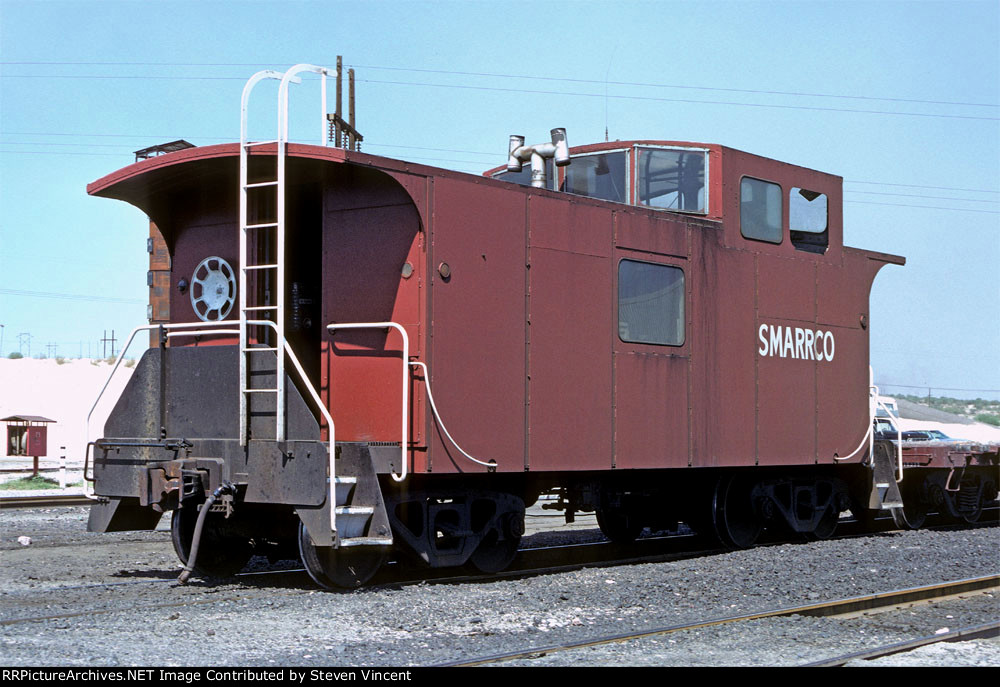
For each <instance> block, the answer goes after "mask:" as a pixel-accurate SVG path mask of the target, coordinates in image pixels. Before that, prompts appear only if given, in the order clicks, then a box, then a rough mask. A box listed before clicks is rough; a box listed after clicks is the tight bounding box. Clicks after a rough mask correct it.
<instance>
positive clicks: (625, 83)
mask: <svg viewBox="0 0 1000 687" xmlns="http://www.w3.org/2000/svg"><path fill="white" fill-rule="evenodd" d="M350 66H351V67H353V68H354V69H378V70H387V71H405V72H421V73H427V74H454V75H460V76H486V77H491V78H503V79H534V80H540V81H565V82H569V83H589V84H597V85H600V86H604V85H611V86H638V87H641V88H677V89H684V90H696V91H720V92H726V93H753V94H756V95H789V96H796V97H809V98H843V99H849V100H882V101H888V102H901V103H922V104H928V105H963V106H969V107H1000V105H997V104H995V103H963V102H956V101H951V100H918V99H911V98H888V97H878V96H868V95H840V94H833V93H807V92H802V91H769V90H762V89H756V88H722V87H718V86H689V85H681V84H666V83H643V82H634V81H601V80H599V79H573V78H565V77H555V76H534V75H529V74H497V73H490V72H461V71H452V70H444V69H416V68H413V67H376V66H372V65H353V64H352V65H350Z"/></svg>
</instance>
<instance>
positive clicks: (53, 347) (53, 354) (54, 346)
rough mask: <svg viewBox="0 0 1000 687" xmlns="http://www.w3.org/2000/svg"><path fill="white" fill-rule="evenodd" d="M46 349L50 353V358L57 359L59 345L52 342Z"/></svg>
mask: <svg viewBox="0 0 1000 687" xmlns="http://www.w3.org/2000/svg"><path fill="white" fill-rule="evenodd" d="M45 348H47V349H48V351H49V357H50V358H55V357H56V353H57V352H58V350H59V345H58V344H55V343H52V342H51V341H50V342H49V343H48V344H46V346H45Z"/></svg>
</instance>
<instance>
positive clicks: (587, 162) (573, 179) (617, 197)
mask: <svg viewBox="0 0 1000 687" xmlns="http://www.w3.org/2000/svg"><path fill="white" fill-rule="evenodd" d="M625 159H626V158H625V151H624V150H619V151H615V152H613V153H600V154H598V155H578V156H576V157H574V158H573V161H572V162H571V163H570V165H569V166H568V167H566V181H565V182H564V184H563V188H562V190H563V191H566V192H567V193H575V194H576V195H578V196H587V197H588V198H597V199H599V200H612V201H614V202H616V203H624V202H626V201H627V199H628V196H627V194H626V191H627V188H626V186H625Z"/></svg>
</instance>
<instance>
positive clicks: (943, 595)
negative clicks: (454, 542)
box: [433, 575, 1000, 668]
mask: <svg viewBox="0 0 1000 687" xmlns="http://www.w3.org/2000/svg"><path fill="white" fill-rule="evenodd" d="M989 590H994V591H995V590H1000V575H989V576H986V577H978V578H972V579H967V580H956V581H953V582H946V583H943V584H936V585H929V586H925V587H913V588H910V589H902V590H897V591H892V592H885V593H879V594H869V595H866V596H860V597H852V598H849V599H841V600H838V601H828V602H824V603H819V604H810V605H807V606H795V607H792V608H781V609H774V610H770V611H763V612H759V613H750V614H746V615H740V616H730V617H725V618H715V619H711V620H705V621H699V622H695V623H688V624H683V625H671V626H664V627H657V628H652V629H647V630H642V631H639V632H629V633H624V634H615V635H607V636H603V637H592V638H588V639H583V640H580V641H577V642H564V643H561V644H552V645H548V646H538V647H532V648H530V649H524V650H519V651H513V652H507V653H502V654H493V655H488V656H481V657H479V658H475V659H465V660H461V661H453V662H448V663H439V664H437V665H435V666H433V667H435V668H445V667H472V666H482V665H489V664H495V663H504V662H506V661H513V660H517V659H530V658H538V657H541V656H547V655H550V654H553V653H557V652H561V651H572V650H576V649H584V648H588V647H594V646H600V645H606V644H616V643H621V642H628V641H631V640H636V639H643V638H647V637H654V636H658V635H668V634H673V633H676V632H683V631H686V630H699V629H702V628H707V627H714V626H719V625H730V624H736V623H743V622H748V621H752V620H760V619H762V618H778V617H787V616H792V615H805V616H816V617H850V616H851V615H856V614H859V613H862V612H868V613H871V612H873V611H884V610H889V609H892V608H899V607H903V606H909V605H913V604H916V603H921V602H926V601H940V600H943V599H947V598H949V597H957V596H961V595H964V594H972V593H977V592H985V591H989ZM998 628H1000V622H993V623H988V624H986V625H981V626H976V627H974V628H964V629H963V630H960V631H956V632H953V633H948V634H947V635H940V636H936V637H932V638H931V637H924V638H919V639H916V640H912V641H910V642H904V643H900V644H893V645H890V646H886V647H879V648H877V649H870V650H867V651H864V652H858V653H856V654H849V655H845V656H840V657H837V658H834V659H828V660H824V661H820V662H816V663H814V664H810V665H816V666H838V665H844V664H845V663H847V662H848V661H851V660H856V659H870V658H875V657H878V656H885V655H889V654H892V653H898V652H900V651H908V650H910V649H913V648H916V647H918V646H924V645H926V644H929V643H931V642H932V641H959V640H961V639H971V638H972V637H973V636H976V637H982V636H997V633H998Z"/></svg>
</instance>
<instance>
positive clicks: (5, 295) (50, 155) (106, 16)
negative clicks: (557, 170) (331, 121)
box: [0, 0, 1000, 397]
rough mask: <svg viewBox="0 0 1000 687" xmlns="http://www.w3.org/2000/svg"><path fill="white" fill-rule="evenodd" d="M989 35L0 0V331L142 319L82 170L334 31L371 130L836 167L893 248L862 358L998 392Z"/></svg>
mask: <svg viewBox="0 0 1000 687" xmlns="http://www.w3.org/2000/svg"><path fill="white" fill-rule="evenodd" d="M998 46H1000V5H998V3H996V2H994V1H987V2H960V1H950V2H816V1H813V2H749V1H748V2H712V1H708V2H665V1H664V2H615V3H599V2H589V3H588V2H576V3H564V2H537V1H536V2H489V3H485V2H484V3H480V2H265V1H260V2H225V3H219V2H151V1H144V2H110V1H109V2H93V1H89V0H80V1H77V2H48V1H31V2H28V1H14V2H11V1H8V0H3V1H2V2H0V324H2V325H4V326H3V329H2V331H3V341H2V350H0V354H2V355H4V356H6V355H7V354H9V353H10V352H11V351H14V350H18V348H19V345H21V344H24V343H25V341H26V337H23V336H21V337H19V335H20V334H24V333H30V334H31V337H32V338H31V353H32V355H35V354H37V353H39V352H43V353H47V352H51V351H54V352H55V353H56V354H58V355H63V356H73V357H75V356H77V355H79V354H80V353H81V352H82V353H83V355H87V354H88V351H90V352H93V353H99V351H100V350H101V348H100V344H99V343H98V340H99V339H100V338H101V336H102V334H103V333H104V331H105V330H107V331H109V332H110V331H111V330H114V331H115V334H116V337H117V338H118V339H119V340H120V339H121V338H122V337H123V336H124V335H125V334H126V333H127V332H128V331H130V330H131V329H132V327H134V326H136V325H139V324H143V323H144V322H145V302H146V298H147V288H146V269H147V256H146V253H145V236H146V223H145V218H144V216H143V214H142V213H141V212H140V211H138V210H136V209H134V208H132V207H131V206H128V205H126V204H124V203H120V202H117V201H109V200H103V199H97V198H89V197H88V196H87V195H86V191H85V187H86V184H87V183H89V182H91V181H93V180H95V179H97V178H99V177H101V176H103V175H105V174H107V173H109V172H112V171H114V170H115V169H118V168H119V167H122V166H125V165H126V164H128V163H130V162H131V161H132V159H133V156H132V151H134V150H138V149H140V148H144V147H146V146H149V145H154V144H157V143H162V142H166V141H169V140H173V139H176V138H185V139H187V140H189V141H191V142H192V143H195V144H197V145H205V144H210V143H216V142H222V141H232V140H236V139H237V138H238V137H239V99H240V92H241V90H242V86H243V83H244V81H245V80H246V78H247V77H248V76H249V75H250V74H252V73H253V72H255V71H257V70H258V69H261V68H276V69H280V70H284V69H286V68H287V67H288V66H290V65H292V64H295V63H299V62H311V63H315V64H320V65H330V66H332V65H334V64H335V61H336V56H337V55H338V54H339V55H343V56H344V62H345V64H346V65H348V66H354V67H355V68H356V70H357V76H358V87H357V97H358V120H359V128H360V129H361V131H362V133H363V134H364V136H365V144H364V150H365V151H366V152H371V153H375V154H381V155H388V156H392V157H400V158H404V159H411V160H415V161H419V162H423V163H427V164H434V165H438V166H441V167H447V168H452V169H458V170H461V171H467V172H472V173H475V172H481V171H482V170H485V169H488V168H490V167H494V166H496V165H499V164H502V163H503V162H504V159H505V151H506V146H507V137H508V136H509V135H510V134H512V133H520V134H524V135H526V136H527V137H528V139H529V143H530V142H532V140H533V139H538V140H544V139H545V138H546V137H547V132H548V130H549V129H550V128H552V127H554V126H564V127H566V128H567V131H568V137H569V142H570V144H571V145H580V144H583V143H589V142H595V141H602V140H604V132H605V127H606V126H607V128H608V130H609V133H610V137H611V138H612V139H616V138H620V139H630V138H663V139H678V140H693V141H704V142H715V143H721V144H724V145H727V146H731V147H734V148H739V149H742V150H746V151H749V152H753V153H758V154H761V155H766V156H769V157H773V158H776V159H780V160H785V161H788V162H792V163H795V164H799V165H803V166H807V167H812V168H815V169H819V170H822V171H825V172H830V173H833V174H838V175H840V176H842V177H844V180H845V213H844V215H845V240H846V243H847V244H848V245H852V246H857V247H861V248H868V249H873V250H879V251H884V252H889V253H895V254H900V255H904V256H906V257H907V260H908V262H907V265H906V267H903V268H899V267H887V268H885V269H884V270H883V271H882V273H881V274H880V275H879V276H878V278H877V279H876V282H875V286H874V288H873V291H872V317H871V322H872V325H871V333H872V363H873V365H874V367H875V370H876V375H877V380H878V381H879V382H881V383H883V384H886V383H891V384H895V385H910V386H913V387H917V388H915V389H912V390H910V391H914V392H916V393H926V391H927V387H931V388H932V389H934V393H935V394H936V395H940V394H945V393H948V394H951V395H956V396H967V397H976V396H983V397H1000V393H995V392H994V393H989V391H990V390H1000V305H998V303H1000V291H998V289H1000V287H998V282H997V278H996V272H997V266H998V265H1000V203H998V201H1000V108H998V105H1000V47H998ZM310 89H314V90H315V89H316V85H315V82H312V83H308V82H307V83H305V84H303V86H302V87H301V90H302V91H304V92H303V93H302V94H301V95H299V96H298V97H299V98H301V99H300V100H296V101H294V102H293V110H294V114H295V119H294V121H293V125H292V127H293V128H292V137H293V138H297V139H300V140H306V141H309V142H311V141H312V140H313V139H314V138H316V136H315V134H314V129H315V128H316V126H315V122H314V120H315V112H314V111H313V110H314V109H315V105H314V96H313V95H312V94H310V93H309V90H310ZM258 90H259V91H261V92H262V93H264V95H261V96H260V97H259V99H258V102H260V103H261V104H260V105H258V106H255V111H254V113H255V114H256V115H257V119H255V121H257V122H259V123H260V124H259V128H257V129H254V130H252V131H251V133H252V134H257V133H259V136H258V137H261V138H263V137H267V136H268V132H267V131H266V130H267V128H268V125H273V110H274V107H273V99H272V98H271V96H270V95H268V94H267V93H266V92H265V91H264V89H263V88H261V89H258ZM316 97H318V96H316ZM265 101H266V102H265ZM297 103H302V105H301V107H300V106H298V105H297ZM234 183H235V181H234ZM23 350H24V352H25V353H27V347H26V346H25V347H24V348H23ZM0 381H2V380H0ZM887 389H888V390H889V391H895V392H904V391H908V389H906V388H904V387H901V386H887ZM944 389H964V390H969V391H954V392H949V391H943V390H944Z"/></svg>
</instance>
